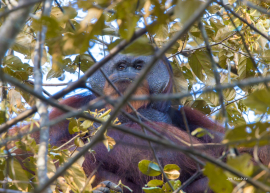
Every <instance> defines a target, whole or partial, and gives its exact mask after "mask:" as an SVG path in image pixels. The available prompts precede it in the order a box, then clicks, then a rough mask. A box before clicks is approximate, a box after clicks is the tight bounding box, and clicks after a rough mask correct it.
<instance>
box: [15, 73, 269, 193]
mask: <svg viewBox="0 0 270 193" xmlns="http://www.w3.org/2000/svg"><path fill="white" fill-rule="evenodd" d="M127 74H128V73H127ZM122 75H123V74H122ZM131 75H132V76H133V78H132V77H128V78H127V79H125V77H124V76H121V77H120V78H119V77H118V76H119V75H118V74H113V75H111V76H110V77H109V78H110V80H112V81H113V82H114V84H115V85H116V87H117V88H118V90H119V91H120V92H121V93H122V94H125V91H126V89H127V88H128V87H129V86H130V83H131V81H132V80H134V76H136V74H135V75H134V73H133V74H131ZM127 76H128V75H127ZM160 76H162V74H161V75H160ZM123 77H124V78H123ZM135 78H136V77H135ZM151 84H154V83H151V82H147V80H145V81H143V83H142V85H141V86H140V87H139V88H138V89H137V90H136V92H135V93H134V95H145V94H153V93H150V91H149V90H150V89H149V88H150V85H151ZM171 91H172V78H170V80H169V83H168V84H167V85H166V87H165V88H164V89H163V90H162V93H163V94H166V93H171ZM104 94H106V95H110V96H111V97H113V98H117V97H119V95H118V94H117V93H116V92H115V91H114V89H113V88H112V87H111V86H110V85H109V84H108V83H107V82H106V83H105V86H104ZM94 98H95V97H94V96H93V95H75V96H72V97H70V98H68V99H65V100H63V101H61V104H66V105H69V106H71V107H74V108H80V107H82V106H84V105H85V104H87V103H88V102H89V101H91V100H93V99H94ZM131 105H132V106H133V107H134V108H135V109H139V108H140V109H143V108H151V104H149V102H148V101H135V102H131ZM159 105H160V106H159V107H160V108H158V110H159V111H160V112H163V113H169V112H168V111H167V110H165V109H168V103H166V102H163V103H159ZM107 107H108V108H111V107H112V106H110V105H108V106H107ZM124 108H125V110H126V111H127V112H132V111H131V109H130V107H128V106H125V107H124ZM183 109H184V112H185V115H186V119H187V123H188V126H189V129H190V131H193V130H195V129H196V128H197V127H203V128H205V129H208V131H209V132H211V133H212V134H213V135H214V136H215V138H214V139H212V138H210V137H209V136H208V135H206V136H204V137H201V138H199V139H198V138H196V137H193V136H191V141H192V143H193V144H200V143H211V142H213V143H217V142H220V141H221V140H222V137H223V133H224V128H223V127H221V126H220V125H218V124H216V123H214V122H213V121H211V120H210V119H208V118H207V117H206V116H205V115H203V114H202V113H200V112H198V111H196V110H193V109H191V108H188V107H184V108H183ZM172 113H173V114H172V115H170V117H171V118H172V119H173V120H174V121H173V123H174V125H170V124H166V123H161V122H155V124H152V123H149V122H147V123H146V124H147V125H148V126H150V127H152V128H153V129H154V130H156V131H157V132H160V133H162V135H163V136H165V137H166V138H168V139H169V140H171V141H172V142H174V143H176V144H178V145H181V146H185V144H183V143H182V142H181V140H184V141H186V142H188V143H190V142H191V141H190V136H189V134H188V133H187V132H186V128H185V124H184V123H183V116H182V114H181V112H180V111H179V110H177V109H176V110H173V111H172ZM62 114H63V112H61V111H60V110H58V109H55V108H54V109H53V110H52V112H51V113H50V120H53V119H55V118H57V117H59V116H61V115H62ZM68 124H69V122H68V121H67V120H65V121H63V122H61V123H58V124H56V125H54V126H53V127H51V128H50V143H51V144H52V145H56V146H60V145H62V144H63V143H65V142H67V141H69V140H70V139H71V138H72V135H71V134H69V132H68ZM124 125H125V126H127V127H128V128H129V129H131V130H134V131H137V132H142V128H141V127H140V126H139V125H138V124H137V123H133V122H128V123H125V124H124ZM156 125H158V127H156ZM19 130H20V128H18V127H17V128H16V127H15V128H13V129H11V130H10V134H11V135H14V134H15V133H16V132H18V131H19ZM108 135H109V136H110V137H112V138H113V139H115V140H116V141H117V142H118V143H117V145H116V146H115V147H114V149H113V150H112V151H111V152H110V153H108V151H107V149H106V148H105V146H104V145H103V144H102V143H100V144H97V145H96V146H95V147H94V148H93V149H94V150H95V151H96V154H95V155H94V156H95V157H93V155H92V154H90V153H87V154H86V155H85V162H84V163H83V167H84V170H85V173H86V174H87V175H90V174H91V173H92V172H93V171H94V170H95V169H96V167H97V166H98V165H100V164H101V166H100V168H99V169H98V171H97V173H96V181H95V184H96V185H97V184H98V183H100V182H101V181H103V180H109V181H112V182H114V183H116V184H118V181H119V180H121V181H122V183H124V184H126V185H127V186H129V187H130V188H131V189H133V190H134V192H135V193H139V192H142V189H141V188H142V187H143V186H144V185H145V184H146V183H147V181H148V180H150V179H153V178H152V177H147V176H145V175H143V174H142V173H141V172H140V171H139V169H138V162H139V161H141V160H143V159H148V160H153V161H155V159H154V156H153V153H152V151H151V150H150V149H149V144H148V142H147V141H144V140H142V139H139V138H137V137H134V136H131V135H129V134H126V133H122V132H120V131H117V130H113V129H108ZM149 135H152V134H150V133H149ZM32 137H34V138H35V139H36V141H37V142H38V141H39V134H38V133H36V134H32ZM179 139H181V140H179ZM154 148H155V150H156V153H157V157H158V158H159V161H160V162H161V164H162V166H164V165H166V164H177V165H178V166H180V168H181V175H180V180H181V182H182V183H184V182H185V181H186V180H187V179H188V178H189V177H190V176H191V175H192V174H194V173H195V172H196V171H197V169H198V168H197V164H196V162H195V161H194V160H192V159H191V158H190V157H189V156H187V155H185V154H184V153H182V152H178V151H171V150H169V149H166V148H164V147H162V146H159V145H154ZM268 150H269V148H268ZM16 151H20V150H16ZM222 151H223V148H211V149H204V150H202V153H206V154H208V155H209V156H213V157H216V158H217V157H219V156H220V155H221V153H222ZM266 155H267V154H264V153H263V151H260V152H259V156H260V157H261V158H262V160H263V161H264V163H266V162H267V161H269V157H267V156H266ZM18 158H20V159H22V157H18ZM207 181H208V180H207V178H206V177H203V176H200V177H199V178H198V179H197V180H196V181H195V182H193V183H192V184H190V185H189V186H188V187H187V188H186V189H185V191H186V192H188V193H203V192H204V191H205V190H206V189H207V188H208V185H207Z"/></svg>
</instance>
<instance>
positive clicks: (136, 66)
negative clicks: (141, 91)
mask: <svg viewBox="0 0 270 193" xmlns="http://www.w3.org/2000/svg"><path fill="white" fill-rule="evenodd" d="M142 67H143V61H141V60H139V61H136V62H135V69H136V70H141V69H142Z"/></svg>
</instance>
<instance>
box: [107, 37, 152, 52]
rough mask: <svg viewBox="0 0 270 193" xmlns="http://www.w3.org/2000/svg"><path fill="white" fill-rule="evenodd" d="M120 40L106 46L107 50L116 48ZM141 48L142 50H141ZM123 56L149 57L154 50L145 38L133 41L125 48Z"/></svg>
mask: <svg viewBox="0 0 270 193" xmlns="http://www.w3.org/2000/svg"><path fill="white" fill-rule="evenodd" d="M121 41H122V40H121V39H118V40H116V41H115V42H113V43H112V44H110V45H109V46H108V48H109V50H112V49H113V48H114V47H115V46H117V45H118V44H119V43H120V42H121ZM142 48H143V49H142ZM122 53H123V54H132V55H135V56H139V55H151V54H153V53H154V48H153V46H152V45H151V44H149V40H148V39H147V38H146V37H141V38H138V39H137V40H135V41H134V42H133V43H132V44H131V45H129V46H128V47H126V48H125V49H124V51H122Z"/></svg>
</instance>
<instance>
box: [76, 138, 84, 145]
mask: <svg viewBox="0 0 270 193" xmlns="http://www.w3.org/2000/svg"><path fill="white" fill-rule="evenodd" d="M74 144H75V145H76V146H77V147H83V146H84V143H83V141H82V140H81V139H80V137H77V138H76V139H75V140H74Z"/></svg>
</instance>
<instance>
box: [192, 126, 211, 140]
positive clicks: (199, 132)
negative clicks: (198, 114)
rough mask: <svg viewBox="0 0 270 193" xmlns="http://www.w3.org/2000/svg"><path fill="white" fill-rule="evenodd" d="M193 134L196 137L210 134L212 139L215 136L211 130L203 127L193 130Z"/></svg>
mask: <svg viewBox="0 0 270 193" xmlns="http://www.w3.org/2000/svg"><path fill="white" fill-rule="evenodd" d="M191 135H193V136H196V137H203V136H205V135H209V136H210V137H211V138H212V139H214V136H213V135H212V134H211V133H210V132H209V131H207V130H206V129H203V128H201V127H199V128H197V129H195V130H194V131H192V132H191Z"/></svg>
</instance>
